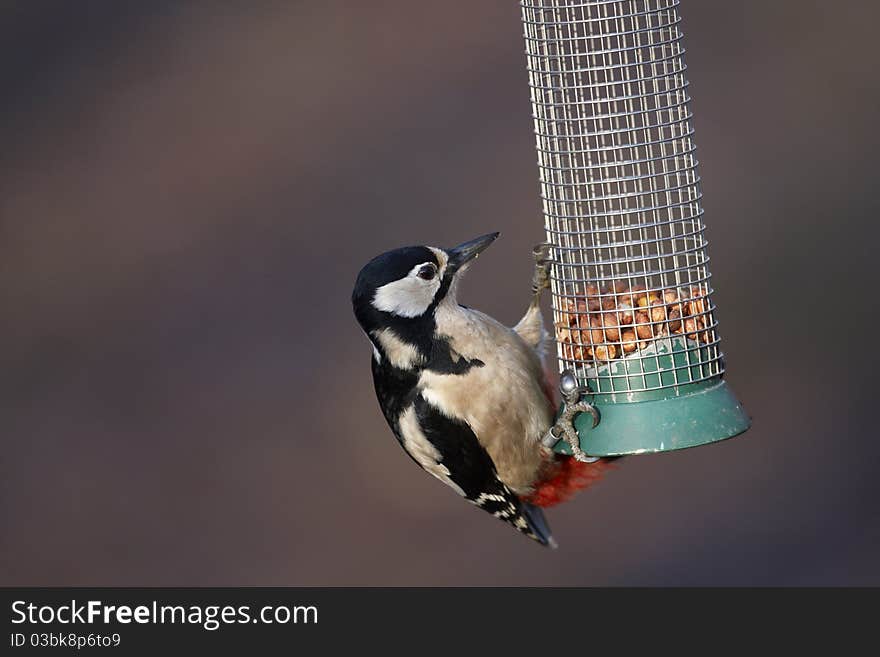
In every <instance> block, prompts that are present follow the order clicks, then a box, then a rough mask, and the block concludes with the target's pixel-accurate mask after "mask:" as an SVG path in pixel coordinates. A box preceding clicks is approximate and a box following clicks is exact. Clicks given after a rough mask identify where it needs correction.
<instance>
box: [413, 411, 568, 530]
mask: <svg viewBox="0 0 880 657" xmlns="http://www.w3.org/2000/svg"><path fill="white" fill-rule="evenodd" d="M398 430H399V434H400V436H399V437H400V440H401V444H402V445H403V447H404V449H405V450H406V451H407V453H408V454H409V455H410V456H411V457H412V458H413V459H414V460H415V461H416V462H417V463H418V464H419V465H420V466H421V467H422V468H424V469H425V470H426V471H427V472H429V473H430V474H432V475H434V476H435V477H437V479H439V480H440V481H442V482H443V483H445V484H446V485H448V486H450V487H451V488H453V489H454V490H455V491H456V492H458V493H459V494H460V495H462V496H464V497H465V499H467V500H468V501H469V502H471V503H472V504H474V505H476V506H478V507H479V508H481V509H483V510H484V511H486V512H487V513H491V514H492V515H493V516H495V517H496V518H499V519H501V520H503V521H505V522H507V523H509V524H511V525H513V526H514V527H515V528H516V529H518V530H519V531H520V532H522V533H523V534H525V535H527V536H529V537H530V538H532V539H534V540H536V541H538V542H539V543H541V544H542V545H552V546H555V542H554V541H553V538H552V536H551V535H550V531H549V529H548V527H547V523H546V521H545V520H544V517H543V515H542V513H541V510H540V509H538V508H536V507H533V506H531V505H530V504H527V503H525V502H523V501H522V500H520V499H519V497H517V496H516V494H515V493H513V491H511V490H510V489H509V488H508V487H507V486H506V485H505V484H504V483H503V482H502V481H501V480H500V479H498V474H497V472H496V470H495V464H494V463H493V462H492V459H491V457H490V456H489V454H488V453H487V452H486V450H485V449H484V448H483V446H482V445H481V444H480V442H479V440H477V437H476V435H474V432H473V431H472V430H471V428H470V427H469V426H468V425H467V424H466V423H464V422H461V421H458V420H456V419H453V418H450V417H447V416H446V415H443V414H442V413H441V412H440V411H439V410H437V408H435V407H434V406H432V405H431V404H430V403H429V402H427V401H426V400H425V399H424V398H423V397H422V396H421V395H419V396H417V397H416V398H415V400H414V402H413V404H412V405H411V406H409V407H407V408H406V409H405V410H404V412H403V413H402V414H401V416H400V420H399V422H398Z"/></svg>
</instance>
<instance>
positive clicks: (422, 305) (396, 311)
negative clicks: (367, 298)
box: [373, 262, 441, 317]
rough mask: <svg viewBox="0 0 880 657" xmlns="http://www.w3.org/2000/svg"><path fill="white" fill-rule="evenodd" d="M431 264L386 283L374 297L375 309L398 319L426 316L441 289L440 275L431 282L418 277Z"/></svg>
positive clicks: (414, 269)
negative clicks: (418, 273)
mask: <svg viewBox="0 0 880 657" xmlns="http://www.w3.org/2000/svg"><path fill="white" fill-rule="evenodd" d="M426 264H429V263H424V262H423V263H421V264H419V265H416V266H415V267H413V269H412V270H411V271H410V272H409V274H407V275H406V276H405V277H403V278H401V279H400V280H397V281H392V282H391V283H386V284H385V285H383V286H382V287H380V288H379V289H378V290H376V295H375V296H374V297H373V307H374V308H376V309H377V310H381V311H383V312H387V313H391V314H392V315H397V316H398V317H418V316H419V315H422V314H424V312H425V311H426V310H427V309H428V307H429V306H430V305H431V303H433V301H434V295H435V294H437V290H438V289H440V279H441V276H440V274H437V275H436V276H435V277H434V278H433V279H431V280H430V281H426V280H424V279H421V278H419V277H418V275H417V273H416V272H418V270H419V269H420V268H421V267H423V266H424V265H426ZM430 264H433V263H430Z"/></svg>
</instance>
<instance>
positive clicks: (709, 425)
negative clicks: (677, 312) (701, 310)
mask: <svg viewBox="0 0 880 657" xmlns="http://www.w3.org/2000/svg"><path fill="white" fill-rule="evenodd" d="M658 342H659V341H658ZM664 342H665V344H662V343H661V344H658V345H657V347H656V348H657V356H658V358H657V359H656V360H655V359H648V360H641V361H634V362H632V363H626V360H627V359H622V360H618V361H616V362H615V363H614V365H613V366H608V365H606V366H603V368H602V370H600V371H594V372H592V373H593V374H596V375H597V376H599V377H601V376H603V375H607V374H609V373H612V374H616V376H617V377H618V378H611V379H607V378H606V379H603V380H602V382H603V383H605V384H606V386H607V384H608V382H609V380H610V381H612V382H614V383H615V386H614V391H609V392H605V393H603V394H595V395H592V396H588V397H587V399H588V400H589V401H590V403H591V404H592V405H593V406H594V407H595V408H596V409H598V411H599V417H600V420H599V424H598V425H597V426H596V427H595V428H593V426H592V424H593V417H592V416H591V415H590V414H589V413H581V414H580V415H578V416H577V417H576V418H575V420H574V426H575V429H577V432H578V436H579V438H580V445H581V449H582V450H584V452H586V453H587V454H588V455H590V456H622V455H624V454H647V453H651V452H669V451H672V450H676V449H685V448H686V447H696V446H697V445H705V444H708V443H714V442H718V441H719V440H726V439H727V438H732V437H734V436H737V435H739V434H741V433H742V432H744V431H745V430H746V429H748V428H749V426H751V420H750V419H749V416H748V415H747V414H746V412H745V410H744V409H743V407H742V404H740V403H739V401H738V400H737V399H736V397H735V396H734V394H733V392H732V391H731V389H730V387H729V386H728V385H727V384H726V383H725V382H724V381H723V380H722V379H721V377H720V376H716V377H714V378H712V379H709V380H706V381H700V382H697V383H687V384H684V385H678V386H673V387H667V388H660V389H655V390H651V391H647V392H625V385H626V378H623V377H620V373H622V372H625V373H626V374H627V375H629V377H630V379H631V382H632V384H633V385H632V387H637V386H638V384H639V383H642V384H644V383H646V382H647V383H648V384H649V385H655V386H656V385H660V386H662V385H668V382H667V377H670V376H672V373H671V370H669V369H667V368H675V369H676V370H677V371H678V372H679V377H680V378H679V381H680V380H681V377H682V376H684V375H686V373H687V372H688V370H692V375H693V376H694V378H696V377H697V375H698V374H699V371H698V368H696V367H691V366H689V365H688V364H687V352H688V351H690V352H691V353H694V351H695V350H694V349H693V347H692V346H689V344H688V343H690V345H693V344H694V343H692V342H690V341H688V342H687V343H686V342H684V341H678V340H676V341H675V342H671V341H669V340H666V341H664ZM652 362H655V363H656V365H654V366H653V367H654V368H655V369H653V371H649V370H648V367H651V365H650V363H652ZM609 367H613V368H614V369H613V370H610V369H609ZM636 367H638V369H639V371H638V372H635V369H636ZM621 368H623V369H621ZM626 368H628V369H626ZM618 386H621V388H620V391H619V392H618V391H617V389H618ZM555 450H556V451H557V452H560V453H563V454H571V448H570V447H569V445H568V443H566V442H565V441H564V440H560V441H559V442H558V443H557V444H556V447H555Z"/></svg>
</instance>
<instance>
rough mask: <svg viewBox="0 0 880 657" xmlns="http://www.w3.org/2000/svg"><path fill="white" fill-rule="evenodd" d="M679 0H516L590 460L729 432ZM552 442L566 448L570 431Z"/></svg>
mask: <svg viewBox="0 0 880 657" xmlns="http://www.w3.org/2000/svg"><path fill="white" fill-rule="evenodd" d="M678 5H679V1H678V0H594V1H585V0H523V2H522V3H521V6H522V22H523V27H524V36H525V43H526V55H527V66H528V74H529V86H530V88H531V102H532V110H533V116H534V126H535V134H536V146H537V152H538V167H539V173H540V189H541V198H542V201H543V213H544V220H545V228H546V232H547V241H548V242H549V243H550V244H551V245H552V260H553V265H552V273H551V287H552V304H553V319H554V326H555V330H556V339H557V348H558V359H559V366H560V371H561V372H564V373H567V372H571V373H573V374H574V377H576V380H577V382H578V383H579V384H580V387H581V390H582V392H583V393H584V395H585V399H586V400H587V401H589V403H590V404H592V405H593V406H594V407H595V408H596V409H597V410H598V420H599V421H598V423H596V424H595V426H594V422H593V418H592V417H590V415H589V414H588V413H581V414H580V415H578V416H576V417H575V420H574V427H575V429H576V430H577V433H578V437H579V441H580V447H581V449H582V450H583V451H584V452H585V453H586V454H588V455H590V456H612V455H619V454H637V453H644V452H659V451H668V450H673V449H681V448H684V447H693V446H696V445H701V444H705V443H710V442H715V441H718V440H723V439H725V438H730V437H732V436H735V435H737V434H739V433H741V432H743V431H745V430H746V429H747V428H748V427H749V423H750V422H749V419H748V416H747V415H746V414H745V412H744V411H743V408H742V406H741V405H740V404H739V402H738V401H737V400H736V398H735V397H734V395H733V394H732V393H731V390H730V388H729V387H728V386H727V385H726V383H725V382H724V381H723V380H722V376H723V374H724V367H725V365H724V358H723V355H722V352H721V348H720V337H719V332H718V323H717V321H716V319H715V305H714V303H713V301H712V287H711V284H710V283H711V279H710V273H709V258H708V255H707V250H706V247H707V242H706V238H705V237H704V223H703V208H702V204H701V192H700V177H699V175H698V169H697V160H696V157H695V147H694V140H693V137H694V130H693V126H692V122H691V120H692V114H691V110H690V98H689V96H688V83H687V79H686V77H685V73H686V66H685V63H684V47H683V45H682V31H681V19H680V17H679V13H678ZM556 449H557V450H558V451H562V452H569V453H570V447H569V445H568V444H566V442H565V441H559V442H558V443H557V445H556Z"/></svg>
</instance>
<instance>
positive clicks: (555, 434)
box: [544, 371, 599, 463]
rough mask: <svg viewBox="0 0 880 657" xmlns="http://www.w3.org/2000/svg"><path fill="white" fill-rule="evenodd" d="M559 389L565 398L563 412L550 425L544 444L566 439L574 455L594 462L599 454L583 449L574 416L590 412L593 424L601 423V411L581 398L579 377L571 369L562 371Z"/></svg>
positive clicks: (584, 460)
mask: <svg viewBox="0 0 880 657" xmlns="http://www.w3.org/2000/svg"><path fill="white" fill-rule="evenodd" d="M559 389H560V391H561V392H562V398H563V400H564V403H563V406H562V412H561V413H560V414H559V417H558V418H557V420H556V423H555V424H554V425H553V426H552V427H550V430H549V431H548V432H547V435H546V436H545V438H544V445H545V446H547V447H551V448H552V447H553V446H554V445H555V444H556V443H557V442H559V441H560V440H565V442H567V443H568V446H569V447H570V448H571V453H572V456H574V458H575V459H576V460H578V461H581V462H583V463H594V462H595V461H598V460H599V457H598V456H589V455H588V454H587V453H586V452H584V450H582V449H581V441H580V436H578V432H577V429H575V428H574V418H575V417H576V416H578V415H580V414H581V413H589V414H590V415H592V416H593V426H592V427H591V428H595V427H596V425H598V424H599V411H598V410H596V408H595V407H594V406H593V405H592V404H590V403H589V402H586V401H583V400H582V399H581V388H580V386H578V384H577V379H576V378H575V376H574V374H572V373H571V372H570V371H566V372H563V373H562V376H561V377H560V381H559Z"/></svg>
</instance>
